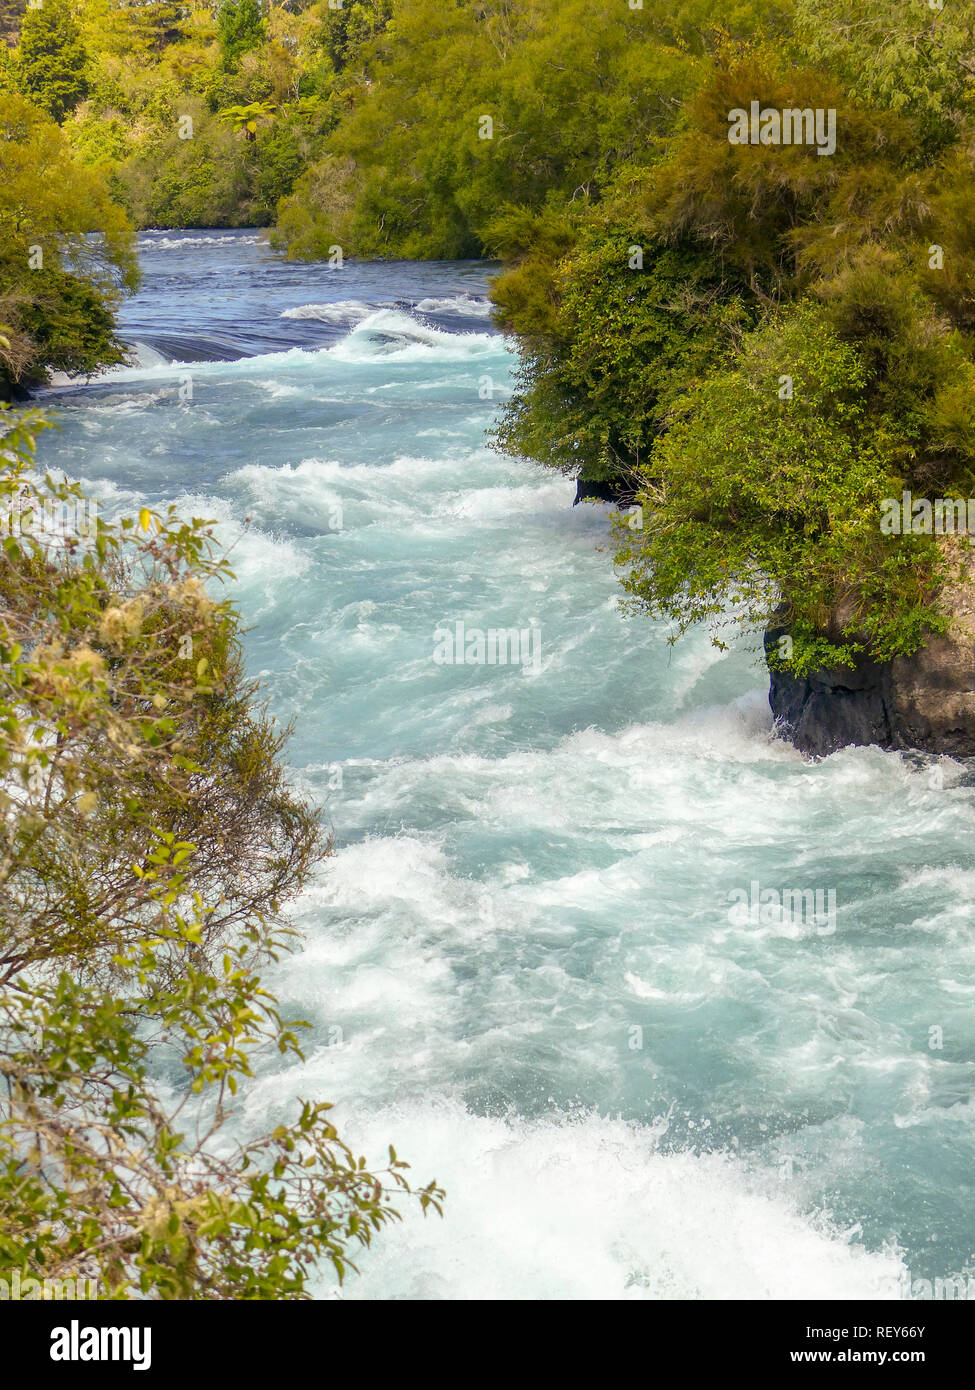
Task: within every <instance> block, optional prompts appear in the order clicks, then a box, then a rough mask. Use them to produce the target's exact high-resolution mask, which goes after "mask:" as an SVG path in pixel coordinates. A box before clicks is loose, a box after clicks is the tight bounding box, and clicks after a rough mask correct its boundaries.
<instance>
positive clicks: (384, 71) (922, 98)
mask: <svg viewBox="0 0 975 1390" xmlns="http://www.w3.org/2000/svg"><path fill="white" fill-rule="evenodd" d="M972 52H973V19H972V12H971V9H970V7H968V6H963V5H960V4H956V3H953V0H946V3H945V4H944V5H943V6H942V7H941V8H933V7H932V6H931V5H929V4H928V3H926V0H908V3H905V4H903V5H898V6H893V7H892V6H891V5H890V4H889V3H887V0H853V3H845V2H844V3H840V0H824V3H815V4H814V3H812V0H739V3H736V4H734V5H731V6H728V7H725V9H724V10H723V11H722V14H721V16H720V19H718V18H716V17H715V15H714V14H713V12H712V7H711V6H710V5H709V4H707V3H706V2H705V0H685V3H682V4H677V5H673V4H664V3H663V2H662V0H643V2H642V3H641V4H639V5H638V6H637V7H633V6H631V5H630V4H628V3H624V2H623V0H558V2H556V0H530V3H529V0H463V2H462V3H458V4H454V5H449V6H445V5H444V4H442V3H439V0H354V3H349V4H346V5H342V6H339V7H335V8H331V7H330V6H329V4H328V3H326V0H287V3H281V4H278V3H270V2H269V0H223V3H198V2H197V0H186V3H179V0H144V3H141V4H128V5H121V4H120V3H118V0H44V4H43V6H42V7H41V8H39V9H28V10H26V11H25V13H24V16H23V20H22V25H21V28H20V30H19V43H18V44H17V45H16V46H15V47H13V48H11V49H9V50H8V52H7V54H6V57H5V60H4V63H3V72H2V75H0V81H2V82H3V84H4V85H5V86H6V87H7V89H8V91H12V92H17V93H19V94H20V99H21V101H22V102H30V103H31V104H32V107H33V108H34V109H40V110H41V111H43V112H44V113H46V115H47V118H48V119H49V120H50V121H51V122H57V123H58V124H59V128H60V139H61V140H62V141H63V142H64V148H63V153H62V155H61V157H62V158H64V159H69V158H70V159H73V160H74V161H76V162H77V163H78V165H80V166H81V167H82V168H83V169H84V170H85V174H84V177H83V179H82V180H81V181H80V182H79V183H78V184H77V185H76V186H77V187H78V188H79V189H81V188H85V189H88V190H89V191H88V192H87V193H86V194H85V196H84V199H83V201H84V206H83V207H75V208H74V209H73V210H71V211H70V213H69V212H64V213H63V219H64V220H65V221H67V223H68V225H61V226H58V227H57V228H56V229H55V230H56V231H57V232H58V233H65V232H67V233H76V232H77V231H78V230H79V229H83V228H86V227H87V228H89V229H91V228H94V227H102V226H106V225H108V224H109V222H110V220H111V219H114V221H113V222H112V226H113V228H114V231H113V241H112V244H111V246H110V248H109V250H108V253H107V254H108V259H109V262H110V263H111V264H110V267H109V268H110V271H111V278H112V284H108V282H107V281H105V280H104V279H102V280H99V279H98V278H97V277H95V276H92V275H91V274H82V275H81V277H80V279H79V278H78V277H77V275H76V278H75V279H73V280H72V279H68V280H62V281H61V282H60V283H58V282H57V281H56V276H57V275H58V274H64V273H66V274H68V275H70V274H71V272H70V271H66V270H65V268H64V267H63V265H62V264H61V263H60V262H58V263H54V264H52V269H51V278H50V279H49V280H47V281H45V282H43V292H41V291H40V290H38V289H37V285H38V283H39V282H37V281H31V280H30V279H29V277H28V275H27V272H26V271H25V270H24V269H23V265H24V255H25V248H24V246H23V244H22V242H23V237H22V236H21V237H20V240H17V239H16V238H14V239H13V240H11V239H10V233H9V232H5V233H4V235H5V238H6V240H7V243H8V244H7V247H6V248H5V252H4V260H3V266H4V271H3V273H4V284H3V286H2V287H0V288H2V289H3V292H4V293H5V295H6V305H7V308H6V315H5V316H6V319H7V320H8V321H9V322H10V323H11V325H12V327H13V329H14V332H13V334H12V335H11V342H12V344H13V346H12V348H11V349H10V354H12V355H13V358H15V359H16V362H20V361H21V360H22V361H23V362H24V363H27V362H28V361H29V362H30V363H31V364H38V363H41V362H43V361H44V359H47V360H48V362H49V364H50V365H56V364H57V363H58V362H60V364H61V365H64V366H66V367H68V369H70V370H87V369H90V366H91V364H93V363H94V362H95V360H96V359H99V358H100V359H101V360H102V361H104V362H108V361H112V360H115V359H116V354H117V351H118V349H117V345H115V344H114V343H113V341H112V339H111V331H110V310H111V300H112V295H113V294H115V293H117V292H118V291H119V290H120V289H124V288H125V285H126V283H127V277H128V276H130V275H131V273H132V272H131V267H130V265H129V263H128V260H127V256H128V253H127V251H126V250H125V247H124V245H123V242H124V232H123V229H122V222H121V221H120V219H123V216H124V217H126V218H128V219H129V221H130V222H131V223H133V224H134V225H135V226H145V225H160V224H164V225H170V226H182V225H188V224H199V223H205V224H207V225H217V226H219V225H227V226H230V225H241V224H245V223H246V224H248V225H266V224H271V223H272V222H273V223H274V226H273V229H272V238H273V241H274V244H275V245H276V246H278V247H279V248H280V249H281V250H282V251H283V252H284V253H285V254H287V255H290V256H310V257H322V256H325V255H328V254H330V252H331V251H332V249H333V248H334V247H335V246H340V247H341V248H342V249H343V252H344V253H345V254H346V255H355V256H365V257H374V256H405V257H466V256H485V255H487V256H492V257H500V258H501V259H503V260H504V262H505V263H506V271H505V273H504V275H503V276H502V277H501V278H500V280H499V281H498V283H497V285H496V289H495V298H496V300H497V304H498V313H499V319H500V322H501V323H502V324H503V326H504V327H505V328H506V329H508V330H509V331H511V332H513V333H515V334H517V336H518V338H519V341H520V344H521V346H522V349H523V369H522V373H521V378H520V381H519V385H518V390H517V392H516V395H515V397H514V400H513V401H512V402H511V404H510V406H509V408H508V410H507V412H506V415H505V419H504V420H503V422H502V424H501V427H500V431H499V438H500V441H501V443H502V445H503V446H504V447H506V448H509V449H512V450H515V451H518V452H521V453H525V454H528V455H529V456H531V457H535V458H537V459H539V460H540V461H541V462H543V463H546V464H549V465H552V466H554V467H558V468H562V469H564V470H566V471H571V472H574V473H580V474H581V476H582V478H583V480H584V481H591V482H598V483H600V484H602V485H603V487H604V489H605V487H607V486H608V487H610V488H612V487H620V488H625V489H628V490H629V491H632V492H636V493H637V494H638V504H639V506H640V508H641V509H642V512H641V516H642V525H641V526H640V527H639V528H637V527H634V526H633V525H632V524H631V525H630V526H627V527H626V528H625V529H624V530H623V532H622V534H621V540H620V548H619V555H618V559H619V562H620V564H621V566H622V572H623V576H624V583H625V586H626V588H627V590H628V592H629V594H630V596H631V598H632V599H633V601H634V602H635V603H636V604H637V605H638V606H643V607H645V608H647V609H649V611H651V612H653V613H656V614H662V615H665V616H668V617H670V618H672V619H673V620H674V621H675V623H676V626H677V629H678V630H682V629H683V627H684V626H686V624H687V623H689V622H695V621H698V620H699V619H701V618H706V617H715V616H716V615H717V614H719V613H721V612H724V611H726V607H727V604H728V602H729V600H730V601H731V602H732V603H735V604H737V606H738V610H739V612H740V613H741V615H742V616H743V617H744V618H746V619H748V620H754V619H756V618H757V619H763V618H765V617H767V616H768V615H769V612H770V611H771V609H772V608H773V607H777V606H779V605H780V604H782V603H783V602H784V604H785V607H786V616H787V618H788V622H789V625H790V628H791V631H792V634H793V639H794V640H793V644H792V647H791V649H790V651H789V652H788V654H787V661H788V662H789V663H790V664H791V665H792V667H793V669H796V670H803V669H808V667H809V666H810V665H812V664H816V663H821V662H824V661H826V662H829V661H843V660H849V659H851V657H852V655H853V654H854V652H855V651H856V650H863V649H865V648H867V647H869V648H870V649H871V650H873V651H874V652H875V654H876V655H878V656H881V657H883V656H890V655H895V654H898V653H900V654H906V653H909V652H910V651H912V650H915V649H916V647H917V646H918V644H919V643H920V642H921V641H923V639H924V634H925V633H930V632H933V631H938V630H939V629H940V628H941V627H943V621H942V620H943V616H944V615H942V614H940V613H939V610H938V592H939V586H940V584H941V582H942V580H943V578H944V574H943V563H944V557H943V552H942V551H941V550H939V549H938V547H937V546H936V545H935V544H934V543H933V541H932V540H931V539H930V538H925V537H913V536H907V537H899V538H890V537H882V536H881V535H880V533H879V530H878V527H877V525H876V524H875V521H876V517H877V514H878V508H879V505H880V503H881V502H882V500H883V499H884V498H885V497H889V496H893V495H897V494H899V492H900V491H901V490H902V489H909V490H914V491H917V492H921V493H926V492H931V491H935V492H937V494H938V495H939V496H952V495H954V494H955V493H956V492H957V490H958V489H962V490H963V491H964V490H966V489H967V490H970V487H971V474H972V468H973V464H975V392H973V389H972V386H973V377H972V371H973V367H972V349H971V341H972V340H971V336H970V335H971V334H972V331H973V328H975V309H973V303H975V298H973V276H975V259H973V258H975V240H973V237H972V234H971V230H970V217H969V216H968V209H969V208H970V207H971V203H972V194H973V191H975V189H973V178H975V127H973V123H972V118H973V96H972V92H973V83H975V60H973V59H972V56H971V55H972ZM15 100H16V98H15ZM752 103H757V107H756V110H758V111H764V110H773V111H776V112H781V111H785V110H790V109H799V110H809V111H810V112H820V113H821V115H822V116H823V118H824V119H825V118H826V117H827V116H829V119H831V120H832V121H833V122H834V129H835V148H831V149H826V148H825V147H824V146H823V144H822V142H821V141H820V142H819V143H817V140H816V138H815V137H812V136H811V138H810V140H809V142H808V143H797V144H787V143H775V142H774V137H773V135H772V134H771V133H770V134H769V138H768V140H767V141H765V142H762V141H761V140H758V142H757V143H744V144H742V143H732V142H731V141H730V140H729V113H730V112H732V111H734V110H736V109H740V110H743V111H745V112H750V111H751V110H752ZM22 109H23V108H22ZM829 113H832V114H831V115H830V114H829ZM32 119H33V120H35V121H37V120H39V119H40V118H39V117H33V118H32ZM44 129H45V130H46V131H47V132H48V133H47V134H45V136H44V139H46V140H52V141H53V140H54V138H55V135H54V133H53V130H48V128H47V127H45V128H44ZM756 136H757V132H756ZM25 138H26V137H25ZM31 138H35V137H31ZM746 138H747V137H746ZM108 198H111V199H112V200H113V205H117V207H118V208H121V209H122V210H123V211H122V212H115V211H111V212H110V211H109V204H108V202H107V201H106V200H107V199H108ZM69 201H73V200H69ZM8 225H9V219H6V220H5V221H4V222H3V223H0V230H2V229H3V228H4V227H7V226H8ZM75 241H76V242H77V237H75ZM53 254H55V255H57V256H59V255H60V254H61V253H60V252H57V253H53ZM11 266H14V267H16V273H12V272H11V270H10V267H11ZM25 282H26V285H25ZM32 296H33V297H32ZM85 296H88V298H87V301H86V302H87V305H88V308H89V309H90V310H94V312H88V313H85V314H82V313H81V312H80V311H79V310H78V301H79V299H84V298H85ZM98 303H101V304H102V305H104V307H105V314H104V315H102V316H101V317H100V316H99V314H98V312H97V304H98ZM32 305H33V306H34V307H33V309H32V307H31V306H32ZM82 321H84V322H85V323H87V324H88V325H89V328H88V329H87V330H85V329H83V328H82V326H81V325H82ZM58 352H60V358H58ZM15 369H16V370H20V371H22V372H23V371H25V370H33V369H34V367H33V365H32V366H31V367H30V368H27V367H26V366H24V367H19V368H17V367H16V363H15V362H12V361H11V357H10V356H8V359H7V361H6V364H5V370H6V372H7V375H8V377H9V376H10V374H11V371H12V370H15ZM630 520H631V523H632V520H633V518H632V517H631V519H630Z"/></svg>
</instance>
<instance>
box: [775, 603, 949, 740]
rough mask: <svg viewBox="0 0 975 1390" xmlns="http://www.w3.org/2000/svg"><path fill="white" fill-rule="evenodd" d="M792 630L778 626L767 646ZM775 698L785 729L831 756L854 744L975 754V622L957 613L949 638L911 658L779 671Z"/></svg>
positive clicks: (790, 735) (934, 642) (793, 737)
mask: <svg viewBox="0 0 975 1390" xmlns="http://www.w3.org/2000/svg"><path fill="white" fill-rule="evenodd" d="M784 632H785V629H784V628H773V629H770V630H769V631H768V632H767V633H766V635H765V649H766V652H768V651H769V650H770V649H772V648H774V647H775V646H776V645H777V643H778V640H779V638H780V637H781V636H782V635H783V634H784ZM770 674H771V687H770V689H769V704H770V705H771V707H772V713H773V715H775V717H776V719H778V720H779V721H780V724H781V729H782V732H783V733H784V734H785V735H786V737H787V738H789V739H790V740H791V741H792V742H793V743H794V744H795V746H796V747H797V748H798V749H800V750H801V751H802V752H804V753H812V754H815V755H819V756H823V755H825V754H827V753H833V752H835V751H836V749H838V748H844V747H846V746H847V745H848V744H870V743H875V744H877V745H879V747H881V748H917V749H920V750H922V751H924V752H928V753H943V754H948V755H949V756H951V757H955V758H967V757H973V756H975V625H973V624H972V622H971V620H970V618H968V619H967V620H966V616H965V615H962V614H958V613H956V622H955V626H954V628H953V630H952V634H951V635H950V636H949V637H936V638H932V639H930V640H929V641H928V643H927V645H926V646H925V647H923V648H922V649H921V650H920V651H918V652H915V654H914V655H913V656H909V657H902V656H899V657H895V658H894V659H893V660H892V661H884V662H877V661H872V660H869V659H868V658H861V659H860V660H858V661H857V663H856V665H854V666H852V667H846V666H844V667H837V668H834V669H832V670H828V671H815V672H811V673H810V674H809V675H807V676H802V677H797V676H793V675H789V674H787V673H783V672H781V671H772V672H771V673H770Z"/></svg>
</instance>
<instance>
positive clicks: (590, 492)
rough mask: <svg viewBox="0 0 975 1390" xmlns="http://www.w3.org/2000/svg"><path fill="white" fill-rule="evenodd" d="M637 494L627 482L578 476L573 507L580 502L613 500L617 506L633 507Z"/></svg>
mask: <svg viewBox="0 0 975 1390" xmlns="http://www.w3.org/2000/svg"><path fill="white" fill-rule="evenodd" d="M635 496H636V493H635V492H634V490H633V488H632V487H628V486H627V485H626V483H621V482H616V481H613V480H608V479H600V480H595V479H583V478H576V495H575V500H574V501H573V503H572V505H573V507H577V506H578V505H579V503H580V502H611V503H612V504H613V505H614V506H615V507H621V508H624V509H625V508H626V507H632V506H633V501H634V498H635Z"/></svg>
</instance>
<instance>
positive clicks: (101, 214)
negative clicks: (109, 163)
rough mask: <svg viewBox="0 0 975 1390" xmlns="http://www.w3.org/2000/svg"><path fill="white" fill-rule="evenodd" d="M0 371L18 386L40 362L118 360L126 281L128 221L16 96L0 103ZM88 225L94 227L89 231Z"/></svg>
mask: <svg viewBox="0 0 975 1390" xmlns="http://www.w3.org/2000/svg"><path fill="white" fill-rule="evenodd" d="M0 148H2V149H3V157H4V178H3V181H2V182H0V322H2V323H3V324H5V325H6V326H7V328H8V330H9V332H8V335H7V336H8V342H9V344H10V345H9V346H8V348H6V349H0V379H5V380H6V381H7V383H8V384H12V385H18V386H26V385H30V384H31V383H32V382H35V381H38V380H40V379H42V378H43V376H44V373H45V371H46V370H47V368H49V367H56V368H59V369H60V370H62V371H66V372H75V373H77V372H94V371H96V370H98V368H99V367H100V366H103V365H110V364H112V363H115V362H121V361H123V360H124V348H123V347H122V345H121V344H120V343H119V341H118V340H117V338H116V336H115V328H114V319H113V311H114V309H115V308H116V306H117V305H118V303H119V301H120V299H121V296H122V294H123V293H125V292H126V291H127V290H131V289H133V288H134V287H135V285H136V283H137V280H138V268H137V263H136V258H135V249H134V245H133V232H132V227H131V225H130V223H129V221H128V219H127V218H126V216H125V214H124V212H123V211H122V209H121V208H120V207H118V205H117V204H116V203H115V202H114V201H113V200H112V198H111V196H110V194H109V191H108V187H107V184H106V182H105V179H104V177H103V175H102V174H100V173H99V172H97V171H96V170H91V169H84V168H82V167H81V166H80V165H79V164H78V163H77V161H76V159H75V158H74V155H73V153H72V151H71V148H70V146H69V145H68V143H67V140H66V139H65V137H64V135H63V134H62V133H61V131H60V130H59V129H58V128H57V126H55V125H54V124H53V123H52V122H51V121H50V120H49V119H48V118H47V117H46V116H45V115H44V114H43V113H42V112H40V111H39V110H37V109H36V108H35V107H33V106H31V105H29V104H28V103H27V102H26V101H24V99H23V98H22V97H19V96H14V95H10V96H8V97H7V98H6V99H5V101H4V102H3V106H2V109H0ZM92 233H94V234H95V235H92Z"/></svg>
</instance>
